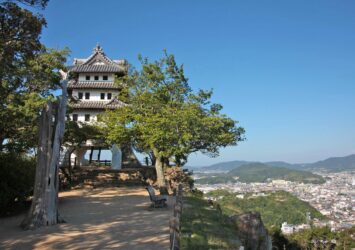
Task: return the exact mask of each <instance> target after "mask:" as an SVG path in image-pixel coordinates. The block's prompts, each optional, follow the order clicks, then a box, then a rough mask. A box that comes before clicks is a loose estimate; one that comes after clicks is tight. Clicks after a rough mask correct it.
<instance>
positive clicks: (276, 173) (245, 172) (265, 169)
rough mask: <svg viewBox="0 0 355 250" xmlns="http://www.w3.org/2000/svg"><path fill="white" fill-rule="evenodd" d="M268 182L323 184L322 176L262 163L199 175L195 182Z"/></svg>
mask: <svg viewBox="0 0 355 250" xmlns="http://www.w3.org/2000/svg"><path fill="white" fill-rule="evenodd" d="M268 180H286V181H294V182H303V183H315V184H319V183H324V182H325V180H324V179H323V177H322V176H320V175H316V174H313V173H311V172H308V171H301V170H295V169H289V168H284V167H273V166H269V165H266V164H263V163H248V164H245V165H242V166H239V167H237V168H235V169H232V170H230V171H229V172H227V173H205V174H200V175H199V177H198V178H197V179H196V180H195V181H196V183H198V184H218V183H228V182H231V183H235V182H237V181H240V182H246V183H250V182H266V181H268Z"/></svg>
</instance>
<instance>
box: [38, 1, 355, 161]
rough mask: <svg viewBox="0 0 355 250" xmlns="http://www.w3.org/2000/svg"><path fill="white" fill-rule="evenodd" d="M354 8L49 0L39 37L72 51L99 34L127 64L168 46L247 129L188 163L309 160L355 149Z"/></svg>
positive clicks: (83, 51)
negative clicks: (231, 143) (232, 143)
mask: <svg viewBox="0 0 355 250" xmlns="http://www.w3.org/2000/svg"><path fill="white" fill-rule="evenodd" d="M354 13H355V1H351V0H344V1H328V0H318V1H308V0H304V1H303V0H299V1H284V0H278V1H277V0H274V1H228V0H224V1H216V0H214V1H209V0H194V1H191V0H180V1H167V0H160V1H157V0H151V1H144V0H141V1H135V0H130V1H116V0H111V1H109V0H105V1H93V0H86V1H84V0H82V1H79V0H75V1H73V0H60V1H59V0H51V1H50V2H49V5H48V7H47V8H46V10H45V11H43V15H44V16H45V17H46V19H47V23H48V27H47V28H46V29H45V30H44V32H43V35H42V41H43V42H44V43H45V44H46V45H47V46H48V47H53V48H63V47H65V46H67V47H69V48H70V49H71V51H72V54H71V56H72V58H74V57H77V58H85V57H87V56H89V55H90V54H91V51H92V49H93V47H94V46H95V45H96V43H97V42H99V43H100V44H101V45H102V46H103V48H104V50H105V52H106V54H107V55H108V56H109V57H111V58H114V59H118V58H125V59H127V60H128V61H129V62H130V63H131V64H133V65H138V64H137V63H138V62H137V55H138V54H139V53H141V54H142V55H143V56H148V57H149V58H151V59H157V58H159V57H161V56H162V50H163V49H167V50H168V52H169V53H173V54H174V55H175V56H176V59H177V61H178V63H183V64H184V65H185V71H186V75H187V76H188V77H189V79H190V84H191V86H192V87H193V88H194V89H198V88H204V89H211V88H213V89H214V98H213V101H215V102H218V103H221V104H222V105H223V106H224V112H225V113H226V114H228V115H229V116H231V117H232V118H234V119H236V120H238V121H240V125H241V126H243V127H245V129H246V137H247V141H245V142H241V143H240V144H239V145H238V146H237V147H229V148H226V149H223V150H221V154H220V157H218V158H213V159H211V158H208V157H205V156H202V155H193V156H191V157H190V159H189V165H208V164H212V163H216V162H220V161H230V160H258V161H269V160H284V161H288V162H313V161H317V160H321V159H324V158H327V157H330V156H343V155H347V154H352V153H355V115H354V114H355V112H354V108H355V15H354ZM72 58H71V61H70V62H72Z"/></svg>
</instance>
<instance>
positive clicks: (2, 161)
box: [0, 153, 36, 215]
mask: <svg viewBox="0 0 355 250" xmlns="http://www.w3.org/2000/svg"><path fill="white" fill-rule="evenodd" d="M35 170H36V161H35V159H34V158H32V157H28V156H18V155H15V154H5V153H0V215H5V214H8V213H9V212H13V211H12V210H13V208H14V207H16V206H18V205H20V206H21V205H23V204H24V202H25V201H26V200H27V198H28V197H29V196H31V195H32V194H33V186H34V179H35Z"/></svg>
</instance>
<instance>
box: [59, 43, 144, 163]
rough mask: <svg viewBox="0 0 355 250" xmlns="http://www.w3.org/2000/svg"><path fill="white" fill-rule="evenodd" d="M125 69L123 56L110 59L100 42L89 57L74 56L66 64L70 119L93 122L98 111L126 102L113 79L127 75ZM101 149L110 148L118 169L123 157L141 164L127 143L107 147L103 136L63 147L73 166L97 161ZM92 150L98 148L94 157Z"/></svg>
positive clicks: (112, 161)
mask: <svg viewBox="0 0 355 250" xmlns="http://www.w3.org/2000/svg"><path fill="white" fill-rule="evenodd" d="M127 70H128V65H127V62H126V61H125V60H111V59H110V58H108V57H107V56H106V55H105V53H104V51H103V49H102V47H101V46H100V45H97V46H96V47H95V48H94V50H93V53H92V55H91V56H89V57H88V58H86V59H74V65H73V66H71V67H69V73H70V74H71V80H70V81H69V82H68V95H69V97H70V99H71V100H72V101H71V102H70V103H69V106H70V107H71V110H72V111H71V113H70V114H69V119H71V120H72V121H76V122H79V123H88V124H92V123H94V122H96V121H97V115H98V114H99V113H101V112H104V111H105V110H107V109H117V108H120V107H122V106H123V105H125V103H123V102H121V101H120V100H119V99H118V94H119V91H120V89H121V87H120V85H119V84H117V83H115V79H117V78H119V77H122V76H124V75H126V74H127ZM104 149H110V150H111V152H112V160H111V167H112V168H113V169H120V168H121V167H122V161H123V162H126V163H129V165H130V167H132V166H140V163H139V162H138V160H137V159H136V157H135V155H134V153H133V151H132V149H131V148H130V147H125V148H119V147H118V146H117V145H111V146H109V147H108V146H107V145H106V144H105V143H104V140H103V139H102V140H87V141H86V142H85V143H83V144H82V145H80V147H76V148H74V147H69V148H66V150H65V152H66V153H65V154H66V157H67V158H68V160H69V159H70V163H71V165H72V166H83V165H89V164H91V163H92V162H93V161H94V162H97V163H98V164H100V155H101V150H104ZM94 150H98V155H97V159H96V160H94V159H93V151H94ZM87 151H90V156H89V161H87V160H85V158H84V156H85V154H86V152H87ZM105 163H106V162H105ZM123 165H124V164H123Z"/></svg>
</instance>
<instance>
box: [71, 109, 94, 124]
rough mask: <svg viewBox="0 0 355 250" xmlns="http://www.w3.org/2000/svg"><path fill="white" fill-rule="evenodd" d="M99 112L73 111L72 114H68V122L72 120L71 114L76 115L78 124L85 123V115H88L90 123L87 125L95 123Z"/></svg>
mask: <svg viewBox="0 0 355 250" xmlns="http://www.w3.org/2000/svg"><path fill="white" fill-rule="evenodd" d="M99 113H100V112H97V111H92V110H87V111H74V112H73V113H72V114H70V115H69V116H70V120H73V114H77V115H78V122H87V121H85V115H86V114H88V115H90V121H89V122H87V123H91V122H95V121H97V114H99Z"/></svg>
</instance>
